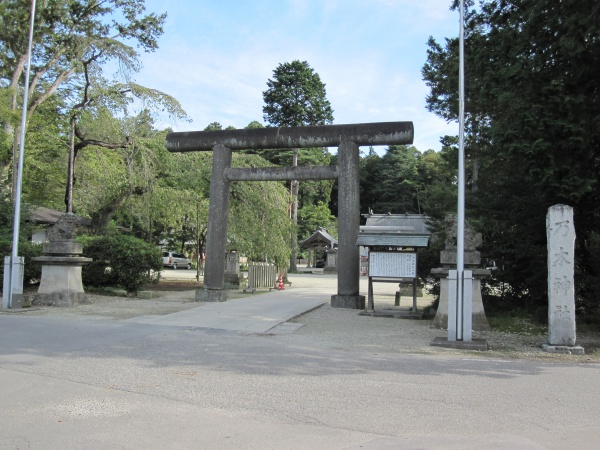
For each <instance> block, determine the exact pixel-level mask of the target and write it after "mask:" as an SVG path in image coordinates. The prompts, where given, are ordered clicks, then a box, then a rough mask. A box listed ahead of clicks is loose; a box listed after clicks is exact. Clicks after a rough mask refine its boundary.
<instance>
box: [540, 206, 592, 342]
mask: <svg viewBox="0 0 600 450" xmlns="http://www.w3.org/2000/svg"><path fill="white" fill-rule="evenodd" d="M546 235H547V239H548V244H547V245H548V344H545V345H544V346H543V347H544V349H545V350H546V351H548V352H556V353H576V354H583V353H584V350H583V348H582V347H575V280H574V269H575V267H574V266H575V226H574V224H573V208H571V207H570V206H566V205H554V206H551V207H550V208H549V209H548V213H547V215H546Z"/></svg>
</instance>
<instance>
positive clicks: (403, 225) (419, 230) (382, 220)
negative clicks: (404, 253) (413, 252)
mask: <svg viewBox="0 0 600 450" xmlns="http://www.w3.org/2000/svg"><path fill="white" fill-rule="evenodd" d="M365 217H366V218H367V223H366V225H364V226H361V227H360V233H359V235H358V239H357V240H356V245H362V246H364V247H375V246H389V247H427V246H428V245H429V237H430V236H431V232H430V231H429V228H428V227H427V216H426V215H424V214H373V213H372V212H371V213H369V214H368V215H365Z"/></svg>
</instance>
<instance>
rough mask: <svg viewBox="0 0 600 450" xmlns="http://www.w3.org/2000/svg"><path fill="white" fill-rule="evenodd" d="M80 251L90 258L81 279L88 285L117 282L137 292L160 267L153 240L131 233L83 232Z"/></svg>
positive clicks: (109, 284)
mask: <svg viewBox="0 0 600 450" xmlns="http://www.w3.org/2000/svg"><path fill="white" fill-rule="evenodd" d="M79 240H80V242H82V243H83V245H84V250H83V253H84V255H85V256H86V257H88V258H93V260H94V261H93V262H92V263H90V264H88V265H86V266H84V267H83V271H82V280H83V283H84V284H86V285H89V286H97V287H100V286H118V287H121V288H124V289H125V290H126V291H127V292H128V293H131V294H136V293H137V291H138V290H139V288H140V287H141V286H142V285H144V284H147V283H149V282H153V281H157V280H158V278H159V276H160V271H161V270H162V254H161V251H160V249H158V248H157V247H156V246H155V245H153V244H148V243H147V242H144V241H142V240H140V239H138V238H135V237H133V236H126V235H122V234H118V233H113V234H110V235H107V236H96V237H90V236H82V237H81V238H80V239H79Z"/></svg>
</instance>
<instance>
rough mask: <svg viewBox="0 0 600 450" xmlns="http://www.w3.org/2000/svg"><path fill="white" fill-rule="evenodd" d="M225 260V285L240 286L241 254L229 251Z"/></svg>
mask: <svg viewBox="0 0 600 450" xmlns="http://www.w3.org/2000/svg"><path fill="white" fill-rule="evenodd" d="M226 258H227V260H226V261H225V287H226V288H227V289H239V288H240V254H239V253H238V252H236V251H229V252H227V256H226Z"/></svg>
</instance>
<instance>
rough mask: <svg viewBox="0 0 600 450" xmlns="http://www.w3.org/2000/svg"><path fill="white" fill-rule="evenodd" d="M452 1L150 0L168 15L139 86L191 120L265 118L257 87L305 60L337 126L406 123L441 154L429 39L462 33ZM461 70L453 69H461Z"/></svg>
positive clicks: (197, 126) (446, 128)
mask: <svg viewBox="0 0 600 450" xmlns="http://www.w3.org/2000/svg"><path fill="white" fill-rule="evenodd" d="M450 4H451V0H420V1H415V0H251V1H250V0H246V1H241V0H170V1H167V2H165V1H164V0H146V5H147V10H148V11H153V12H158V13H161V12H165V11H166V12H167V13H168V18H167V21H166V24H165V27H164V34H163V36H162V37H161V38H160V41H159V49H158V50H157V51H156V52H154V53H150V54H146V53H144V54H142V58H141V60H142V63H143V66H144V67H143V69H142V70H141V72H140V73H139V74H137V75H136V77H135V78H136V80H137V81H138V82H140V83H141V84H143V85H145V86H148V87H152V88H155V89H159V90H161V91H163V92H166V93H168V94H170V95H172V96H174V97H175V98H177V99H178V100H179V101H180V102H181V103H182V106H183V108H184V109H185V110H186V112H187V113H188V114H189V116H190V118H191V119H192V122H189V123H188V122H183V121H181V122H164V123H162V124H161V125H164V126H171V127H172V128H173V129H175V130H177V131H189V130H202V129H204V128H205V127H206V126H207V125H208V124H209V123H211V122H220V123H221V124H222V125H223V126H228V125H233V126H234V127H236V128H243V127H245V126H246V125H248V123H250V122H251V121H253V120H258V121H259V122H261V123H264V121H263V113H262V107H263V105H264V102H263V97H262V92H263V91H264V90H266V88H267V86H266V83H267V80H268V79H269V78H271V77H272V75H273V70H274V69H275V68H276V67H277V65H279V64H280V63H283V62H290V61H293V60H296V59H298V60H301V61H307V62H308V63H309V64H310V66H311V67H312V68H313V69H314V70H315V71H316V72H317V73H318V74H319V76H320V77H321V80H322V81H323V82H324V83H325V84H326V91H327V98H328V99H329V101H330V103H331V106H332V108H333V110H334V119H335V120H334V123H337V124H342V123H364V122H387V121H412V122H414V126H415V140H414V145H415V146H416V147H417V148H418V149H419V150H421V151H425V150H427V149H434V150H439V149H440V144H439V138H440V136H443V135H445V134H458V125H457V124H456V123H450V124H447V123H446V122H445V121H444V120H442V119H439V118H437V117H436V116H435V115H433V114H431V113H429V112H428V111H427V110H426V108H425V97H426V95H427V93H428V89H427V86H425V83H424V82H423V81H422V80H421V68H422V67H423V64H424V63H425V60H426V49H427V46H426V42H427V39H428V37H429V36H433V37H434V38H436V40H438V41H443V39H444V38H445V37H452V36H456V35H458V25H459V21H458V12H456V11H450V10H449V7H450ZM457 76H458V74H457Z"/></svg>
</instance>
